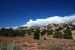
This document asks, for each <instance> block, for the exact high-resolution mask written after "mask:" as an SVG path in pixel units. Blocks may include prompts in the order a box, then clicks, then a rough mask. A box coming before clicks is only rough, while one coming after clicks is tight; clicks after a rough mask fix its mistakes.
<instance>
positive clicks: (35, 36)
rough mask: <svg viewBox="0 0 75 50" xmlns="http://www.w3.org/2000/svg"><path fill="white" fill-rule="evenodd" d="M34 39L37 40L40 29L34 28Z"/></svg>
mask: <svg viewBox="0 0 75 50" xmlns="http://www.w3.org/2000/svg"><path fill="white" fill-rule="evenodd" d="M34 39H37V40H39V39H40V30H39V29H36V31H35V32H34Z"/></svg>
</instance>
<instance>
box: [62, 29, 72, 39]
mask: <svg viewBox="0 0 75 50" xmlns="http://www.w3.org/2000/svg"><path fill="white" fill-rule="evenodd" d="M63 37H64V38H65V39H71V38H72V33H71V31H70V30H69V29H66V30H64V35H63Z"/></svg>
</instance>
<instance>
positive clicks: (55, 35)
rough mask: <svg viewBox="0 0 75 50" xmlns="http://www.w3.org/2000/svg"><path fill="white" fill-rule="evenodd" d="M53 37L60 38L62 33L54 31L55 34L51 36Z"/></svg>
mask: <svg viewBox="0 0 75 50" xmlns="http://www.w3.org/2000/svg"><path fill="white" fill-rule="evenodd" d="M53 37H54V38H62V33H61V32H59V31H56V32H55V33H54V34H53Z"/></svg>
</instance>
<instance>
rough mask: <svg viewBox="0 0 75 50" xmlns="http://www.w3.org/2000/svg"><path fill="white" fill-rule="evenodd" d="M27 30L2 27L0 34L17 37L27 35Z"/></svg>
mask: <svg viewBox="0 0 75 50" xmlns="http://www.w3.org/2000/svg"><path fill="white" fill-rule="evenodd" d="M25 33H26V32H25V30H17V29H16V30H13V29H12V28H9V29H5V28H2V29H0V36H10V37H15V36H25Z"/></svg>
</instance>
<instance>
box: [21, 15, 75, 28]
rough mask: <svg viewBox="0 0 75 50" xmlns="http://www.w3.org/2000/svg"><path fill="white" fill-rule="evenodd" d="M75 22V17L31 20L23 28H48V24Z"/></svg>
mask: <svg viewBox="0 0 75 50" xmlns="http://www.w3.org/2000/svg"><path fill="white" fill-rule="evenodd" d="M74 20H75V15H71V16H64V17H63V16H52V17H48V18H45V19H36V20H29V21H28V22H27V23H26V24H24V25H22V26H29V27H31V26H46V25H48V24H60V23H69V22H72V21H74Z"/></svg>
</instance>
